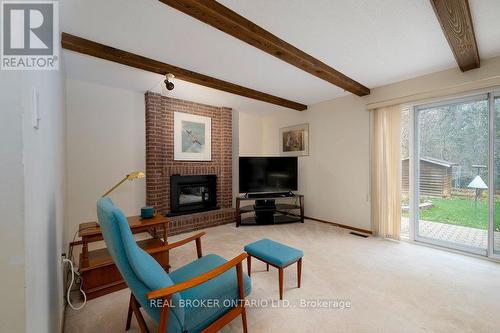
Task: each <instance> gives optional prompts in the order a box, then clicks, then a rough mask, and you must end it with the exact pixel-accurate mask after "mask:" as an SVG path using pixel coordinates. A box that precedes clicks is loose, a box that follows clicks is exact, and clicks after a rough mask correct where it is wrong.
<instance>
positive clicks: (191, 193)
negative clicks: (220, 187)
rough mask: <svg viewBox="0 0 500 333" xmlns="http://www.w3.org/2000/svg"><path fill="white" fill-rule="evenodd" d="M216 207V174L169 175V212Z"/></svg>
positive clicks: (194, 210) (177, 212) (199, 210)
mask: <svg viewBox="0 0 500 333" xmlns="http://www.w3.org/2000/svg"><path fill="white" fill-rule="evenodd" d="M213 209H217V176H216V175H201V176H180V175H173V176H171V177H170V213H169V214H168V215H170V216H175V215H182V214H190V213H195V212H202V211H207V210H213Z"/></svg>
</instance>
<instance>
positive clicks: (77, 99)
mask: <svg viewBox="0 0 500 333" xmlns="http://www.w3.org/2000/svg"><path fill="white" fill-rule="evenodd" d="M66 109H67V119H66V125H67V139H66V143H67V144H66V150H67V191H66V193H67V196H66V198H67V208H68V209H67V219H66V224H65V246H67V245H68V243H69V242H70V241H71V240H72V239H73V236H74V234H75V232H76V231H77V230H78V224H79V223H82V222H87V221H93V220H96V218H97V217H96V209H95V205H96V201H97V199H98V198H99V197H100V196H101V195H102V194H103V193H104V192H105V191H106V190H107V189H108V188H110V187H111V186H113V185H114V183H116V182H118V181H119V180H120V179H121V178H123V176H124V175H126V174H127V173H128V172H130V171H132V170H145V159H146V157H145V118H144V114H145V105H144V93H143V92H138V91H131V90H124V89H118V88H113V87H109V86H103V85H97V84H93V83H89V82H84V81H78V80H71V79H68V80H66ZM249 123H251V125H250V126H249ZM256 124H258V125H256ZM239 128H243V131H244V133H245V134H244V135H243V138H242V140H240V137H239V135H238V132H239ZM256 128H257V129H258V130H257V132H256V135H254V136H253V135H252V136H253V137H254V138H253V139H252V140H250V139H248V138H250V137H251V135H250V133H252V131H254V130H255V129H256ZM261 140H262V119H261V118H260V117H255V116H252V115H248V114H246V113H241V112H237V111H233V166H234V168H233V187H234V190H235V191H237V184H238V169H237V161H238V159H237V157H238V154H239V150H240V149H243V151H245V152H246V153H248V154H259V153H260V150H261ZM145 190H146V188H145V181H144V180H143V179H141V180H137V181H134V182H133V183H129V182H127V183H125V184H123V185H122V186H120V187H119V188H118V189H117V190H116V191H115V192H113V193H112V195H111V198H112V199H113V200H114V201H115V203H116V204H117V205H118V206H119V207H120V208H122V209H123V211H124V212H125V214H127V215H137V214H139V212H140V208H141V207H142V206H144V205H145V198H146V195H145ZM235 195H236V193H235ZM99 246H101V244H94V246H93V247H99ZM75 251H76V253H78V252H79V249H75Z"/></svg>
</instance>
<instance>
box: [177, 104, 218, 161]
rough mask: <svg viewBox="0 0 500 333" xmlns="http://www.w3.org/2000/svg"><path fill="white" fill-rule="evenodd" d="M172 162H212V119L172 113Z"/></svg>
mask: <svg viewBox="0 0 500 333" xmlns="http://www.w3.org/2000/svg"><path fill="white" fill-rule="evenodd" d="M174 160H176V161H211V160H212V119H211V118H210V117H204V116H198V115H194V114H190V113H183V112H174Z"/></svg>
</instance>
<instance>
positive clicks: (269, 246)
mask: <svg viewBox="0 0 500 333" xmlns="http://www.w3.org/2000/svg"><path fill="white" fill-rule="evenodd" d="M244 250H245V252H246V253H248V258H247V268H248V276H251V273H252V272H251V270H252V257H254V258H256V259H259V260H260V261H263V262H265V263H266V268H267V270H268V271H269V265H271V266H273V267H276V268H277V269H278V272H279V286H280V299H283V270H284V269H285V268H286V267H288V266H290V265H292V264H294V263H297V287H298V288H300V280H301V275H302V257H303V256H304V252H302V251H301V250H297V249H295V248H293V247H290V246H287V245H284V244H281V243H278V242H275V241H273V240H270V239H267V238H264V239H261V240H258V241H256V242H253V243H250V244H248V245H246V246H245V248H244Z"/></svg>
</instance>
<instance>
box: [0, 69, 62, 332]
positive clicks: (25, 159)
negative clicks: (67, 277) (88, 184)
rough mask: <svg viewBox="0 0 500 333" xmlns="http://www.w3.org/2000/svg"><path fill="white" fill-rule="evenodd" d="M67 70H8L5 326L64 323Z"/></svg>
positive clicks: (0, 314)
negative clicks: (36, 117)
mask: <svg viewBox="0 0 500 333" xmlns="http://www.w3.org/2000/svg"><path fill="white" fill-rule="evenodd" d="M63 75H64V74H63V70H62V68H61V70H59V71H24V72H15V71H14V72H9V71H6V72H4V73H2V75H1V76H0V110H1V112H0V117H1V119H0V137H1V140H0V142H2V144H0V174H2V175H3V177H2V182H1V184H2V185H1V186H0V211H1V212H2V222H1V223H0V267H1V272H2V273H1V281H2V283H1V284H0V295H1V298H0V332H35V331H36V332H42V333H45V332H47V333H48V332H60V331H61V325H62V318H63V311H64V306H63V285H62V277H63V271H62V260H61V254H62V228H63V217H64V180H65V177H64V169H65V165H64V163H65V158H64V142H65V140H64V132H65V131H64V87H63V83H62V81H63V80H62V76H63ZM35 89H36V92H37V96H38V102H37V105H38V110H39V115H40V117H41V120H40V122H39V127H38V128H34V126H33V123H32V119H33V110H34V102H33V100H34V99H33V94H34V90H35Z"/></svg>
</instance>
